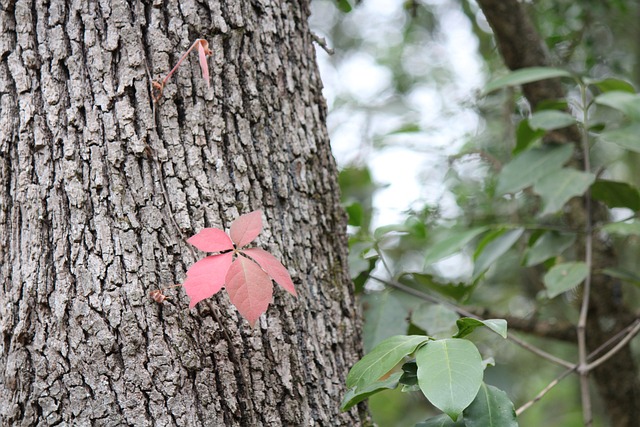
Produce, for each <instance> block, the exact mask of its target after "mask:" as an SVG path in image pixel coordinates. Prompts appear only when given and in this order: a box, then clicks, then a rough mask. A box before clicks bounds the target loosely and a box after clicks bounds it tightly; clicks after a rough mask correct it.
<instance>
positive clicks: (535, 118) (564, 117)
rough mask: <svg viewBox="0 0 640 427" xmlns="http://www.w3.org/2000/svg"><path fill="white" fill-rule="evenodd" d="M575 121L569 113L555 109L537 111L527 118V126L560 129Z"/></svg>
mask: <svg viewBox="0 0 640 427" xmlns="http://www.w3.org/2000/svg"><path fill="white" fill-rule="evenodd" d="M575 123H576V119H575V118H574V117H573V116H572V115H571V114H569V113H565V112H563V111H557V110H543V111H538V112H536V113H533V114H532V115H531V117H530V118H529V126H531V129H534V130H535V129H542V130H553V129H561V128H564V127H567V126H571V125H574V124H575Z"/></svg>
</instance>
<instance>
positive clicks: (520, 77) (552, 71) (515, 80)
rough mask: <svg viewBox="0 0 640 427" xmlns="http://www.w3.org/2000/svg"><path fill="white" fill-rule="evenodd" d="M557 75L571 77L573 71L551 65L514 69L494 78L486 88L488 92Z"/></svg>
mask: <svg viewBox="0 0 640 427" xmlns="http://www.w3.org/2000/svg"><path fill="white" fill-rule="evenodd" d="M557 77H571V73H569V72H568V71H565V70H560V69H558V68H549V67H531V68H522V69H520V70H516V71H513V72H511V73H509V74H507V75H506V76H503V77H499V78H497V79H495V80H492V81H491V82H489V83H488V84H487V86H486V87H485V89H484V90H485V92H486V93H489V92H492V91H494V90H496V89H500V88H503V87H508V86H517V85H523V84H527V83H532V82H537V81H540V80H546V79H553V78H557Z"/></svg>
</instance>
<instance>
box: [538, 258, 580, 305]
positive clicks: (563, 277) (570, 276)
mask: <svg viewBox="0 0 640 427" xmlns="http://www.w3.org/2000/svg"><path fill="white" fill-rule="evenodd" d="M588 274H589V269H588V268H587V265H586V264H585V263H584V262H566V263H563V264H557V265H555V266H553V267H552V268H551V270H549V271H548V272H547V274H545V275H544V278H543V281H544V286H545V287H546V288H547V295H548V296H549V298H555V297H556V296H558V295H560V294H561V293H563V292H566V291H568V290H570V289H573V288H574V287H576V286H578V285H579V284H580V283H582V281H583V280H584V279H585V278H586V277H587V275H588Z"/></svg>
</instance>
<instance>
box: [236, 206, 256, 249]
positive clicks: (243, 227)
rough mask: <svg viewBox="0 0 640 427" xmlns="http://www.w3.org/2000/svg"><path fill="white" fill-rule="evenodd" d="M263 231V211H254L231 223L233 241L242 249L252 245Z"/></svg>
mask: <svg viewBox="0 0 640 427" xmlns="http://www.w3.org/2000/svg"><path fill="white" fill-rule="evenodd" d="M260 231H262V211H259V210H258V211H253V212H250V213H248V214H245V215H241V216H239V217H238V218H237V219H236V220H235V221H233V222H232V223H231V230H229V234H230V235H231V240H233V243H235V244H236V248H238V249H240V248H241V247H243V246H244V245H246V244H248V243H251V242H252V241H253V239H255V238H256V237H258V234H260Z"/></svg>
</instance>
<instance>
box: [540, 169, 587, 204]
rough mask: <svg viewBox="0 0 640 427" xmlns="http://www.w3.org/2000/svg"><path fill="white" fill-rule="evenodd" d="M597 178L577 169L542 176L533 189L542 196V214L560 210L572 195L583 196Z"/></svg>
mask: <svg viewBox="0 0 640 427" xmlns="http://www.w3.org/2000/svg"><path fill="white" fill-rule="evenodd" d="M595 180H596V176H595V175H594V174H592V173H590V172H581V171H578V170H575V169H569V168H563V169H559V170H557V171H555V172H553V173H551V174H549V175H547V176H545V177H542V178H540V179H539V180H538V182H536V183H535V185H534V186H533V191H534V192H536V193H537V194H539V195H540V197H542V205H543V209H542V212H540V216H544V215H549V214H552V213H555V212H558V211H559V210H560V209H562V207H563V206H564V205H565V203H567V202H568V201H569V200H570V199H571V198H572V197H575V196H581V195H583V194H584V193H585V191H587V189H588V188H589V186H590V185H591V184H593V182H594V181H595Z"/></svg>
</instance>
